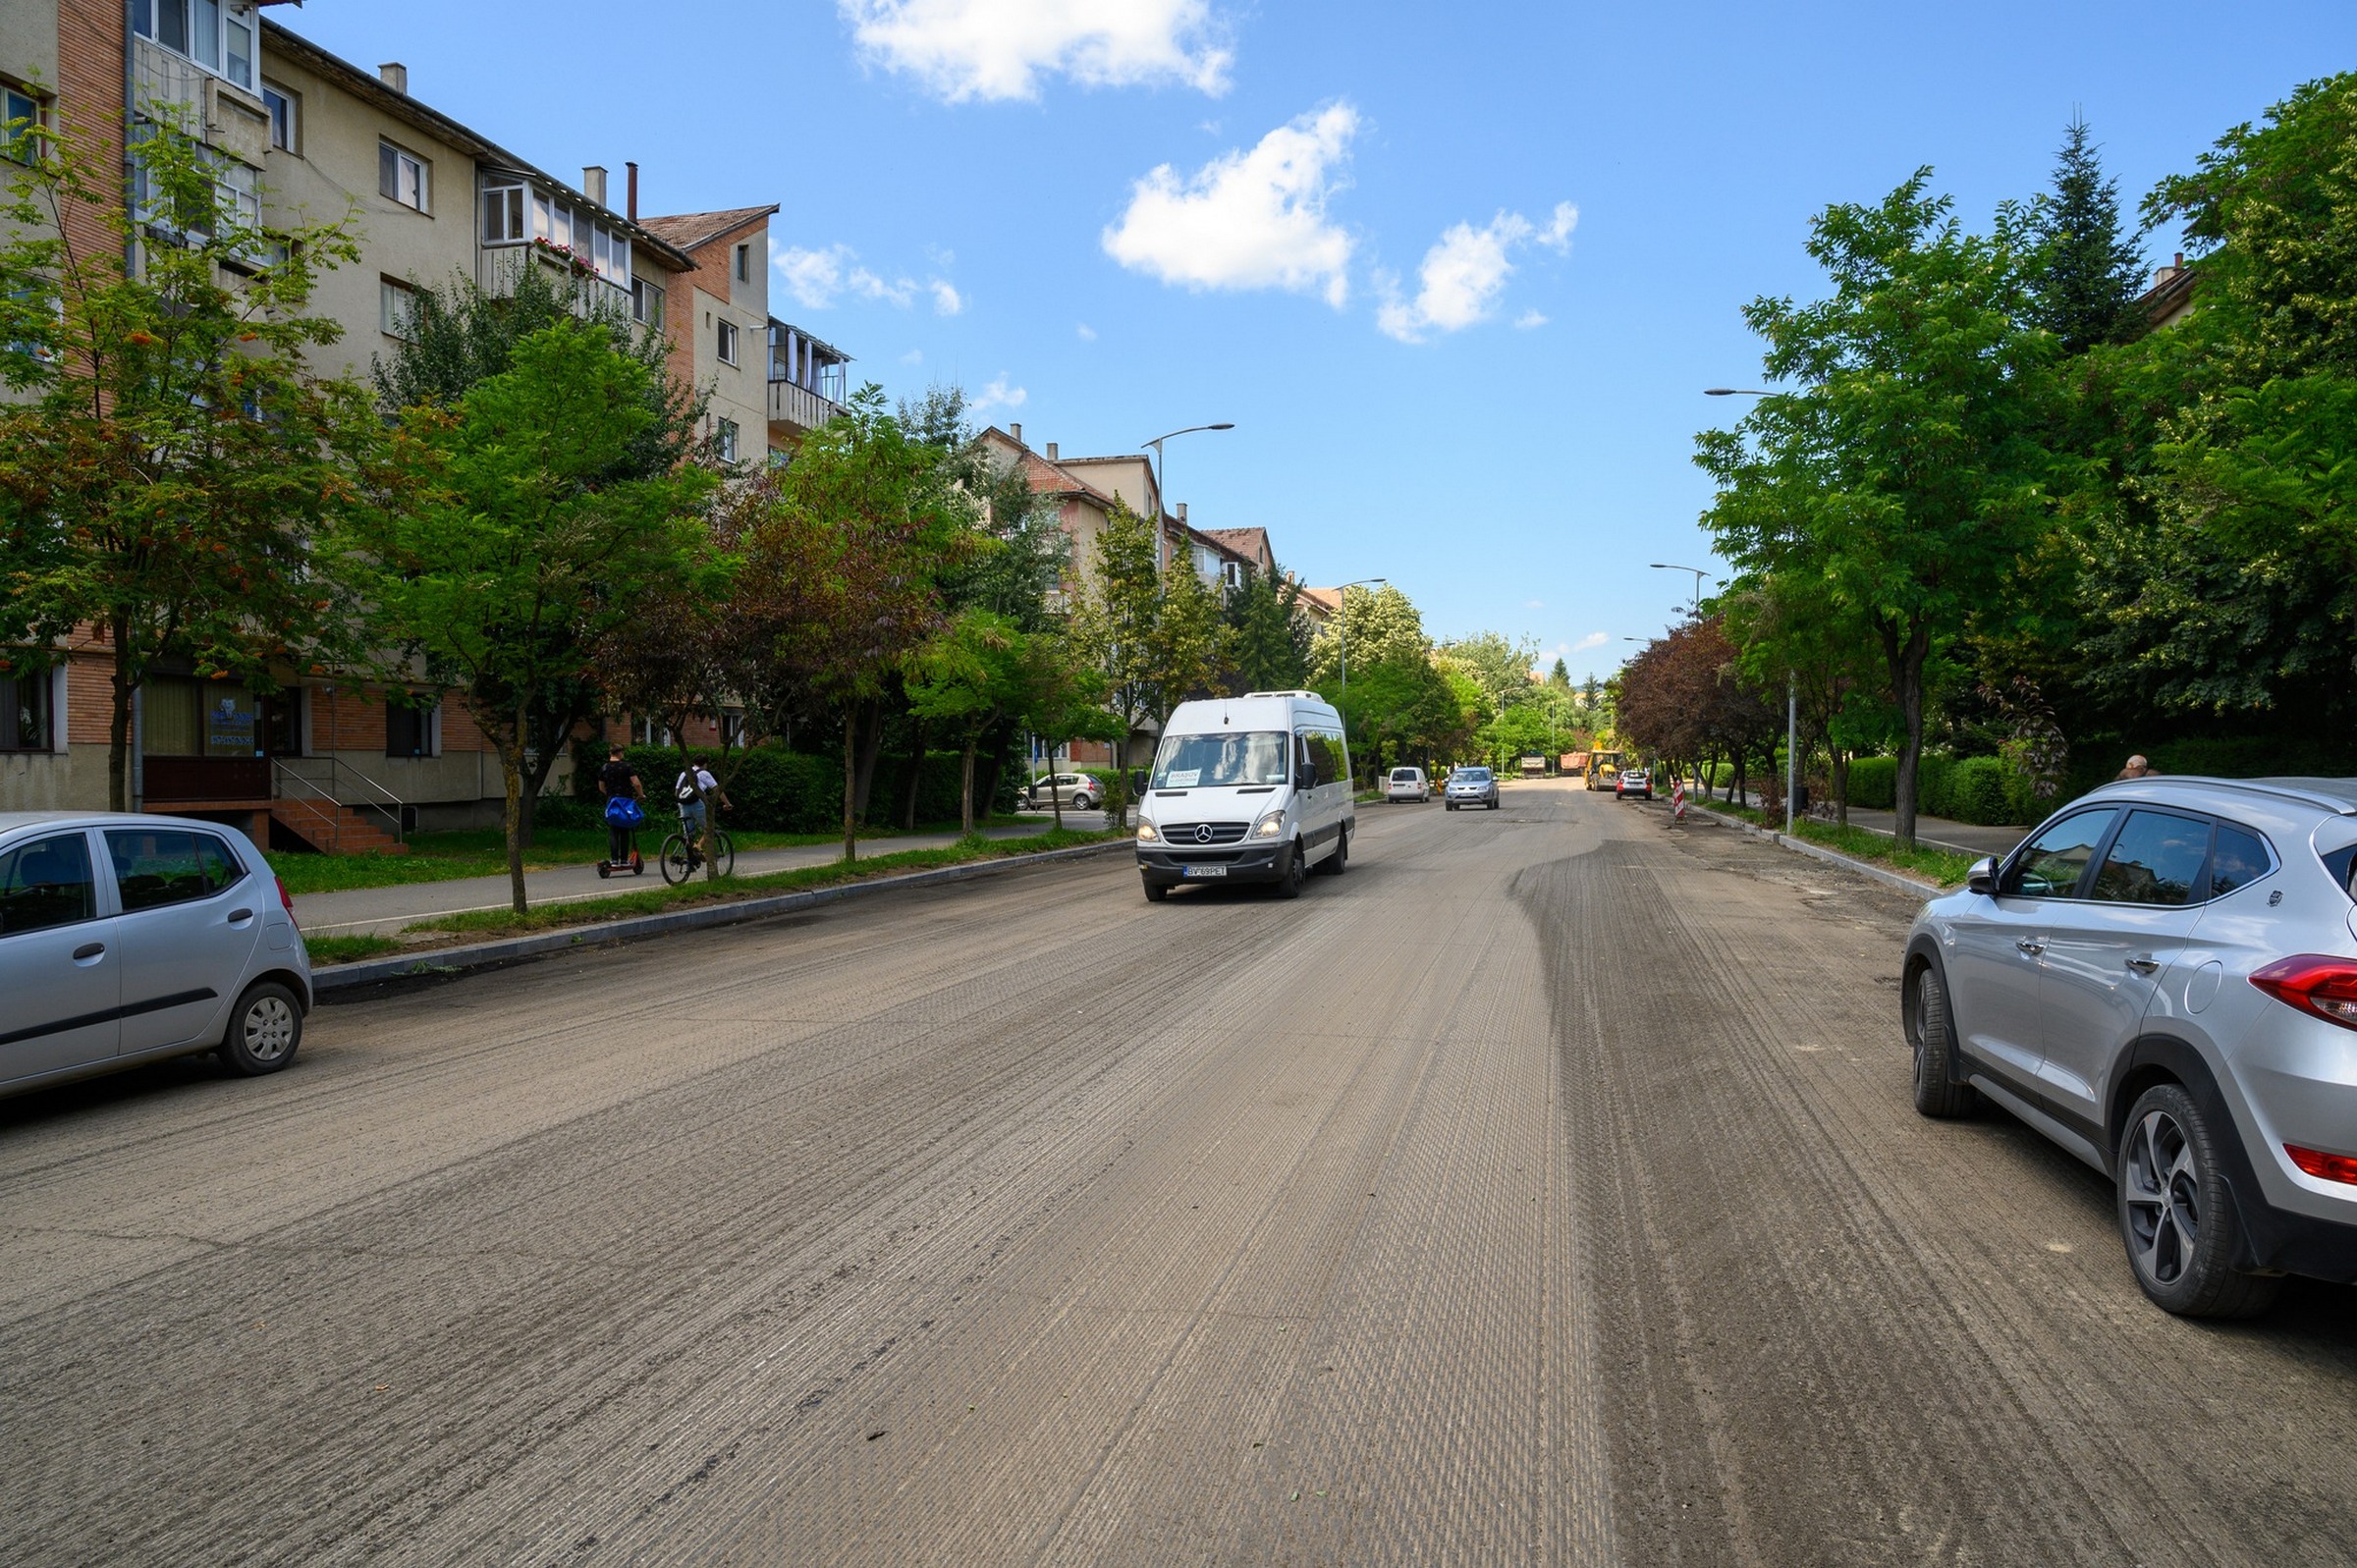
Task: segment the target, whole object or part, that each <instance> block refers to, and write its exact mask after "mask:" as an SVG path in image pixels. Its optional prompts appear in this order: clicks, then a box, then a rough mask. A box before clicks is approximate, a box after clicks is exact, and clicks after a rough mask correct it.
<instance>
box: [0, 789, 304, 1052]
mask: <svg viewBox="0 0 2357 1568" xmlns="http://www.w3.org/2000/svg"><path fill="white" fill-rule="evenodd" d="M0 998H5V999H6V1000H7V1009H6V1011H5V1013H0V1095H5V1094H19V1093H22V1092H24V1091H25V1090H27V1089H35V1088H41V1087H45V1086H47V1085H49V1084H53V1083H64V1082H66V1081H68V1080H70V1079H74V1078H86V1077H91V1076H94V1075H96V1074H98V1073H104V1072H113V1071H115V1070H116V1069H118V1068H122V1067H130V1066H136V1065H137V1064H138V1063H140V1062H145V1061H154V1060H157V1059H160V1058H162V1057H165V1056H177V1055H189V1054H195V1053H198V1052H205V1051H212V1052H218V1053H219V1054H220V1057H221V1061H222V1063H223V1065H225V1066H227V1067H228V1068H229V1069H230V1070H231V1071H232V1072H236V1073H240V1074H246V1075H252V1074H256V1073H265V1072H276V1071H278V1070H279V1069H280V1068H282V1067H284V1066H285V1065H286V1064H287V1063H288V1062H290V1061H292V1060H294V1059H295V1050H296V1048H297V1047H298V1046H300V1045H301V1043H302V1019H303V1015H304V1014H305V1013H306V1012H308V1011H309V1010H310V1006H311V961H310V956H309V954H308V953H306V952H305V951H304V950H303V946H302V935H301V932H299V931H297V930H296V929H295V903H294V900H293V899H291V898H289V897H288V896H287V890H286V885H285V884H284V883H281V882H280V881H279V880H278V879H277V878H276V877H275V876H273V875H272V874H271V872H270V868H269V865H268V863H267V862H266V861H264V860H263V859H262V857H261V855H260V853H259V852H257V851H256V850H255V849H254V847H253V845H252V844H251V843H249V842H248V841H247V839H246V838H245V837H244V836H243V835H240V834H237V833H233V832H231V831H230V830H229V829H227V828H224V827H222V826H221V825H220V824H218V823H211V822H199V821H196V820H194V819H192V818H185V817H157V816H146V815H142V814H137V813H125V812H94V813H75V812H57V811H50V812H40V811H34V812H6V813H0Z"/></svg>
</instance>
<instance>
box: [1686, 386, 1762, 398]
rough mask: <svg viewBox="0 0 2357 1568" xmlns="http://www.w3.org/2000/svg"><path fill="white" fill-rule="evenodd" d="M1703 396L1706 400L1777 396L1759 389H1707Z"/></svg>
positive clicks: (1703, 391) (1704, 389)
mask: <svg viewBox="0 0 2357 1568" xmlns="http://www.w3.org/2000/svg"><path fill="white" fill-rule="evenodd" d="M1702 395H1703V396H1704V397H1706V398H1773V397H1775V396H1776V394H1775V393H1773V392H1762V391H1761V390H1760V389H1759V388H1757V387H1705V388H1703V389H1702Z"/></svg>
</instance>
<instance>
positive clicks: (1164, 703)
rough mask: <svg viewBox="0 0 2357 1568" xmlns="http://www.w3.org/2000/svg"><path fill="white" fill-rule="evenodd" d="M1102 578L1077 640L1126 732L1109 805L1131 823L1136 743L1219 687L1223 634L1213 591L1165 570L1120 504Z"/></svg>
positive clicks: (1147, 531) (1179, 569) (1102, 554)
mask: <svg viewBox="0 0 2357 1568" xmlns="http://www.w3.org/2000/svg"><path fill="white" fill-rule="evenodd" d="M1096 565H1097V569H1096V571H1095V573H1094V577H1093V580H1092V581H1091V583H1090V585H1089V589H1088V591H1087V592H1086V593H1085V594H1084V595H1083V597H1082V599H1081V602H1080V603H1079V605H1078V606H1076V607H1075V609H1074V610H1073V613H1072V622H1071V624H1072V636H1073V638H1074V640H1075V641H1076V642H1077V644H1078V645H1079V646H1080V647H1081V648H1082V649H1083V650H1084V651H1085V657H1086V658H1087V659H1088V661H1089V662H1090V663H1091V664H1092V665H1093V666H1094V667H1095V668H1096V669H1097V671H1098V672H1099V674H1100V675H1101V676H1102V677H1103V680H1104V689H1105V693H1106V699H1105V700H1106V704H1107V706H1108V707H1109V708H1110V709H1111V710H1112V712H1113V713H1114V715H1115V716H1116V717H1117V718H1118V719H1120V721H1121V724H1122V739H1121V742H1120V744H1119V746H1118V748H1117V750H1116V752H1115V758H1116V762H1117V767H1118V772H1119V773H1120V775H1121V777H1120V779H1119V780H1118V781H1117V783H1116V787H1115V788H1114V790H1113V791H1112V792H1111V793H1109V794H1108V795H1107V797H1106V809H1107V811H1108V812H1110V813H1111V814H1112V817H1113V820H1114V821H1115V822H1116V823H1117V824H1119V823H1125V822H1126V821H1127V820H1128V817H1127V810H1128V773H1129V737H1130V736H1131V735H1133V734H1135V733H1136V732H1137V730H1140V729H1141V728H1143V726H1144V724H1145V722H1146V721H1147V720H1153V721H1154V722H1155V723H1157V724H1160V723H1161V722H1162V721H1164V720H1167V719H1168V718H1169V717H1170V716H1171V710H1172V709H1174V708H1176V707H1178V704H1179V703H1181V702H1183V701H1185V700H1186V699H1187V698H1188V697H1190V696H1196V695H1203V694H1207V693H1209V691H1210V690H1211V686H1212V682H1213V681H1214V680H1215V679H1217V678H1218V675H1219V671H1220V665H1221V658H1222V642H1223V629H1224V628H1223V627H1222V625H1221V622H1220V606H1219V601H1218V599H1217V598H1216V597H1215V596H1214V595H1213V594H1212V592H1211V589H1210V588H1209V587H1208V586H1207V585H1206V584H1205V583H1204V582H1203V579H1202V578H1200V577H1198V576H1196V575H1195V574H1194V572H1193V571H1192V570H1191V569H1189V568H1186V567H1184V566H1183V565H1176V566H1173V567H1172V568H1170V569H1169V570H1168V571H1167V572H1166V571H1162V570H1160V569H1158V567H1157V562H1156V550H1155V538H1154V524H1153V523H1151V522H1149V521H1148V520H1147V519H1145V518H1143V517H1140V516H1139V515H1137V514H1135V513H1133V512H1131V511H1130V510H1129V509H1128V508H1127V507H1125V506H1124V505H1122V504H1120V503H1118V502H1117V503H1115V505H1114V509H1113V512H1112V514H1110V515H1109V516H1108V517H1107V518H1106V520H1105V526H1104V528H1103V529H1102V530H1101V531H1100V532H1099V533H1098V535H1097V563H1096Z"/></svg>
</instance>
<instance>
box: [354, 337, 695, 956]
mask: <svg viewBox="0 0 2357 1568" xmlns="http://www.w3.org/2000/svg"><path fill="white" fill-rule="evenodd" d="M646 377H647V370H646V367H645V366H644V365H643V364H641V363H640V362H639V361H637V360H636V359H633V358H631V357H630V356H628V355H626V354H622V353H618V352H616V351H615V350H614V347H613V345H612V343H611V342H610V341H609V340H608V339H607V338H606V337H605V335H604V334H602V333H600V332H599V331H598V330H597V329H596V328H594V327H592V326H586V325H580V324H575V323H570V322H569V323H566V324H563V325H557V326H550V327H545V328H543V329H541V330H540V331H539V332H536V333H534V334H532V335H531V336H530V337H528V338H525V339H524V340H522V341H521V343H519V344H518V345H517V346H516V351H515V355H514V363H513V367H512V368H511V369H509V370H506V371H504V372H502V373H500V374H498V375H495V376H491V377H488V378H487V379H485V380H483V381H481V382H479V383H477V384H476V385H475V386H474V387H473V388H472V389H471V390H469V391H468V392H467V393H466V396H465V397H464V398H462V399H461V400H460V402H459V406H458V407H457V408H456V410H454V411H451V412H447V413H445V412H442V411H439V410H436V409H432V408H430V407H419V408H415V409H412V410H411V414H410V416H409V420H408V437H409V441H410V445H411V461H412V462H413V464H414V465H415V467H416V469H417V471H418V472H419V474H420V475H421V478H422V479H423V480H424V481H425V482H426V483H428V484H430V487H431V488H430V489H429V490H428V491H427V493H426V494H425V496H424V499H423V500H422V502H421V504H418V505H415V506H399V507H388V508H383V509H380V510H378V511H376V512H374V513H372V514H369V515H368V516H367V517H366V518H365V519H364V520H363V521H362V523H361V524H360V526H358V527H357V528H356V529H355V530H354V532H353V534H352V535H351V537H350V539H349V548H348V549H347V550H346V552H345V554H344V562H345V566H346V569H347V570H349V571H350V572H352V573H353V574H354V576H355V577H356V579H357V580H358V581H359V582H360V583H361V585H362V586H363V588H364V592H365V599H366V602H367V603H368V604H369V606H370V607H371V608H372V610H373V612H374V616H375V625H376V627H377V629H378V630H379V631H380V632H381V634H382V636H383V637H384V640H385V641H386V642H387V643H389V644H390V645H392V646H393V647H395V648H398V649H400V650H403V651H405V652H407V653H410V654H411V655H413V656H415V657H416V658H417V659H418V660H419V661H420V663H421V665H422V667H423V674H424V675H425V676H426V677H427V678H428V679H431V680H433V681H435V682H437V683H439V684H443V685H456V686H462V687H464V688H466V691H467V693H468V697H469V702H468V706H469V708H470V709H471V711H472V712H473V715H474V718H475V722H476V723H477V724H478V725H480V726H481V727H482V730H483V732H484V734H485V736H486V737H487V738H488V739H489V740H490V741H491V743H492V748H493V749H494V751H496V752H497V753H498V756H499V762H500V773H501V776H502V778H503V780H504V782H505V784H506V795H507V804H506V823H507V839H508V881H509V889H510V894H511V897H512V899H513V903H514V907H515V909H516V911H517V912H518V913H519V914H521V913H522V912H523V910H524V907H525V904H524V887H523V804H522V786H523V776H524V766H525V764H524V751H525V747H526V746H527V745H528V744H529V742H530V739H531V735H532V717H533V715H534V713H535V712H537V711H539V709H540V707H541V705H542V704H543V703H544V702H545V701H546V699H547V694H548V688H549V687H550V686H551V685H552V684H553V683H555V682H558V681H562V680H568V679H572V678H575V677H576V676H578V675H579V674H580V672H581V671H582V670H583V669H584V668H585V667H588V666H590V665H592V664H593V663H594V662H595V661H596V659H597V658H598V657H599V655H600V654H601V652H602V651H603V650H604V648H605V646H606V644H607V642H608V641H609V640H610V639H611V638H612V637H614V635H615V634H616V633H617V631H618V630H619V629H620V628H621V627H622V626H624V625H625V624H626V623H627V622H629V621H630V619H631V618H632V617H633V616H634V615H636V614H637V611H638V605H639V602H640V598H641V596H643V595H648V594H657V595H660V594H663V593H667V592H674V591H687V590H689V589H690V586H691V584H692V583H693V581H694V580H695V579H697V578H699V577H701V576H702V575H704V574H705V573H706V572H708V571H709V570H710V569H711V553H710V540H709V536H708V535H707V533H706V532H705V530H704V527H703V524H702V522H701V520H700V519H699V517H698V516H697V513H698V511H699V509H700V508H701V507H702V506H703V505H704V504H705V502H706V501H707V500H708V499H709V498H710V496H711V493H712V489H713V487H714V486H715V485H716V484H717V483H718V482H719V480H718V477H717V476H716V475H715V474H713V473H712V472H711V471H710V470H709V469H706V468H702V467H699V466H695V465H687V466H683V467H680V468H678V469H675V470H673V471H671V472H669V473H664V474H660V475H656V476H651V477H650V476H642V475H638V474H636V473H635V472H634V471H633V469H632V463H631V453H632V450H633V446H634V443H636V442H637V441H638V440H639V438H641V437H642V436H643V435H644V434H645V430H646V426H647V424H648V422H649V421H650V420H651V419H653V418H654V417H655V416H654V414H653V413H652V412H651V411H650V410H649V407H648V405H647V396H646Z"/></svg>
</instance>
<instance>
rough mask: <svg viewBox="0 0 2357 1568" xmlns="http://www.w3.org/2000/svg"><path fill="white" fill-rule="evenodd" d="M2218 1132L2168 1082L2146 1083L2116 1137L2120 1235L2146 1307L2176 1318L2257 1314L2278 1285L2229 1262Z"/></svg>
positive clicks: (2277, 1279)
mask: <svg viewBox="0 0 2357 1568" xmlns="http://www.w3.org/2000/svg"><path fill="white" fill-rule="evenodd" d="M2227 1130H2228V1131H2229V1132H2230V1130H2231V1129H2227ZM2218 1138H2219V1130H2218V1129H2215V1128H2213V1127H2212V1126H2211V1125H2210V1118H2209V1116H2208V1115H2207V1114H2206V1113H2204V1111H2203V1110H2202V1108H2201V1106H2200V1104H2199V1103H2198V1102H2196V1101H2195V1099H2194V1098H2193V1096H2191V1095H2189V1094H2187V1093H2186V1092H2185V1091H2184V1089H2183V1088H2181V1087H2180V1086H2178V1085H2176V1084H2173V1083H2165V1084H2159V1085H2156V1086H2155V1087H2153V1088H2151V1089H2148V1090H2146V1091H2145V1092H2144V1094H2143V1095H2142V1096H2140V1097H2139V1098H2138V1099H2137V1101H2136V1104H2135V1106H2134V1108H2131V1109H2130V1110H2129V1111H2128V1125H2127V1130H2126V1131H2125V1132H2123V1133H2122V1134H2121V1135H2120V1143H2119V1164H2118V1169H2119V1233H2120V1239H2121V1240H2122V1241H2124V1242H2126V1243H2127V1248H2128V1263H2129V1266H2130V1267H2131V1268H2133V1269H2134V1270H2135V1271H2136V1283H2137V1284H2139V1285H2141V1286H2142V1287H2144V1293H2145V1294H2146V1295H2147V1296H2149V1297H2151V1298H2152V1302H2153V1305H2154V1306H2156V1307H2159V1308H2160V1309H2161V1310H2162V1311H2164V1312H2170V1313H2175V1314H2176V1315H2177V1316H2178V1317H2181V1318H2250V1317H2255V1316H2257V1315H2258V1314H2260V1313H2262V1312H2265V1311H2266V1310H2267V1309H2268V1308H2269V1307H2271V1306H2273V1305H2274V1304H2275V1294H2276V1292H2277V1291H2279V1290H2281V1289H2282V1287H2283V1281H2282V1278H2281V1276H2279V1275H2274V1274H2249V1273H2241V1272H2238V1271H2235V1270H2234V1269H2232V1268H2231V1267H2229V1260H2231V1259H2232V1258H2233V1256H2234V1253H2235V1250H2236V1242H2237V1240H2238V1239H2239V1238H2238V1237H2237V1236H2236V1234H2235V1217H2234V1200H2233V1198H2232V1197H2231V1196H2230V1195H2229V1194H2228V1192H2227V1190H2226V1183H2225V1180H2224V1178H2223V1177H2222V1176H2221V1175H2220V1170H2219V1159H2218Z"/></svg>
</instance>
